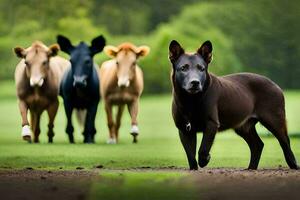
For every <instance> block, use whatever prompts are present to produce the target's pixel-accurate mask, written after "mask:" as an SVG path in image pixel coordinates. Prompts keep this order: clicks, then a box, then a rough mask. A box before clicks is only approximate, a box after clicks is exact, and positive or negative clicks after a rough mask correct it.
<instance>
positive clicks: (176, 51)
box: [169, 40, 184, 63]
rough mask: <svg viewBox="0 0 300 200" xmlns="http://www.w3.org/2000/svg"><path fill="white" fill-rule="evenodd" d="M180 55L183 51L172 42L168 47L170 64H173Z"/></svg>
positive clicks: (174, 41)
mask: <svg viewBox="0 0 300 200" xmlns="http://www.w3.org/2000/svg"><path fill="white" fill-rule="evenodd" d="M182 54H184V49H183V48H182V47H181V46H180V44H179V43H178V42H177V41H176V40H172V41H171V43H170V45H169V59H170V61H171V63H175V62H176V61H177V60H178V58H179V57H180V56H181V55H182Z"/></svg>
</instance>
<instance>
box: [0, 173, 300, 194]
mask: <svg viewBox="0 0 300 200" xmlns="http://www.w3.org/2000/svg"><path fill="white" fill-rule="evenodd" d="M105 170H106V169H105ZM111 171H114V170H111ZM115 171H116V172H119V171H122V170H115ZM125 171H145V172H146V171H176V172H188V171H187V170H183V169H151V168H150V169H149V168H147V169H131V170H125ZM188 173H189V174H190V175H189V176H185V177H184V178H182V179H181V181H182V184H194V185H195V186H196V188H197V193H199V199H210V200H217V199H220V200H226V199H246V200H247V199H255V200H259V199H269V200H271V199H272V200H277V199H278V200H279V199H285V200H290V199H291V200H293V199H295V200H296V199H297V200H298V199H300V171H299V170H298V171H296V170H290V169H282V168H279V169H261V170H252V171H249V170H241V169H228V168H227V169H224V168H220V169H216V168H214V169H201V170H198V171H194V172H188ZM99 174H100V176H99ZM99 178H101V170H99V169H97V170H89V171H84V170H80V169H78V170H75V171H62V170H55V171H43V170H33V169H25V170H0V199H5V200H6V199H7V200H12V199H13V200H14V199H22V200H26V199H30V200H34V199H42V200H48V199H51V200H53V199H67V200H68V199H79V200H80V199H88V195H89V189H90V186H91V184H92V183H93V181H95V180H97V179H99ZM98 181H99V180H98ZM197 196H198V195H197Z"/></svg>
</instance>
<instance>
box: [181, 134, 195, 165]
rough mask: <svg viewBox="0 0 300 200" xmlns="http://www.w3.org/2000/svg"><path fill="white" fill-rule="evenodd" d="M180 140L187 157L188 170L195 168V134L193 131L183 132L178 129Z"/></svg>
mask: <svg viewBox="0 0 300 200" xmlns="http://www.w3.org/2000/svg"><path fill="white" fill-rule="evenodd" d="M179 137H180V141H181V143H182V145H183V148H184V150H185V153H186V156H187V158H188V162H189V166H190V170H197V169H198V165H197V160H196V145H197V134H196V133H195V132H193V133H191V132H184V131H181V130H179Z"/></svg>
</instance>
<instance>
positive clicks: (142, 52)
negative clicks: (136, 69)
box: [136, 45, 150, 57]
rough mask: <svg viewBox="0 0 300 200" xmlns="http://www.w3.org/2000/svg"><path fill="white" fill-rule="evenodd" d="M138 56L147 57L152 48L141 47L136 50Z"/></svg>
mask: <svg viewBox="0 0 300 200" xmlns="http://www.w3.org/2000/svg"><path fill="white" fill-rule="evenodd" d="M136 51H137V52H136V55H137V56H138V57H143V56H146V55H148V54H149V52H150V47H148V46H145V45H143V46H139V47H138V48H137V49H136Z"/></svg>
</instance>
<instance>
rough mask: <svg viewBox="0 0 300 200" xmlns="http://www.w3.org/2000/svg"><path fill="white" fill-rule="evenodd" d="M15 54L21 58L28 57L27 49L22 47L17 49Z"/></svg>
mask: <svg viewBox="0 0 300 200" xmlns="http://www.w3.org/2000/svg"><path fill="white" fill-rule="evenodd" d="M14 52H15V54H16V56H17V57H19V58H25V56H26V52H25V49H24V48H22V47H15V48H14Z"/></svg>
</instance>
